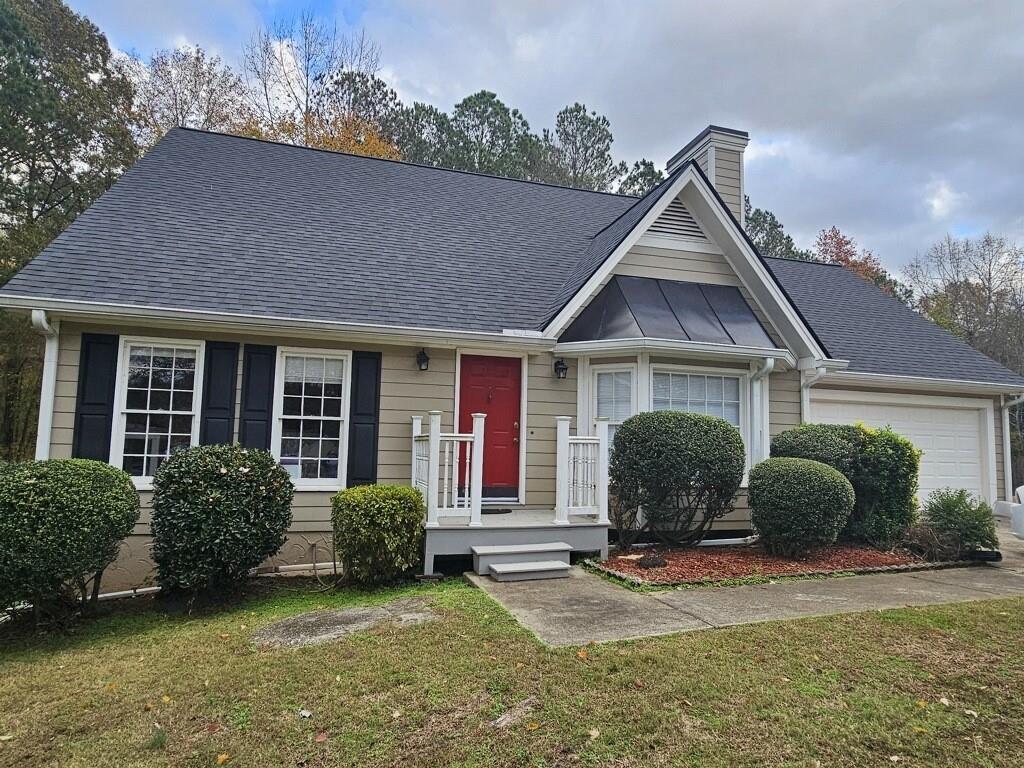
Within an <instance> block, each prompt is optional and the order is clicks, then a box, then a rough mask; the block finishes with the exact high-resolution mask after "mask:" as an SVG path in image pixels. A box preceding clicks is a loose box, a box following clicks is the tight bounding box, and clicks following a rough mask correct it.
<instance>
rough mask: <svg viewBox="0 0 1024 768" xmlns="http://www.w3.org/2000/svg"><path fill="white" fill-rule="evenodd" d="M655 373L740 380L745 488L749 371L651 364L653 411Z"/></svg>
mask: <svg viewBox="0 0 1024 768" xmlns="http://www.w3.org/2000/svg"><path fill="white" fill-rule="evenodd" d="M656 373H685V374H690V375H694V376H728V377H730V378H733V379H739V380H740V424H739V430H740V437H742V438H743V451H744V463H745V465H746V466H745V467H744V472H743V485H744V486H746V476H747V473H748V472H749V471H750V464H751V457H752V454H751V435H752V434H753V433H754V430H753V429H752V424H751V423H750V412H751V407H750V406H751V402H750V371H748V370H746V369H743V368H714V367H707V366H696V365H678V364H675V363H653V364H652V365H651V375H650V377H649V378H650V389H649V390H648V394H649V397H650V401H649V402H650V407H651V410H652V411H653V410H654V374H656Z"/></svg>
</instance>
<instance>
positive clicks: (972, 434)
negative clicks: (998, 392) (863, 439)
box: [811, 390, 987, 501]
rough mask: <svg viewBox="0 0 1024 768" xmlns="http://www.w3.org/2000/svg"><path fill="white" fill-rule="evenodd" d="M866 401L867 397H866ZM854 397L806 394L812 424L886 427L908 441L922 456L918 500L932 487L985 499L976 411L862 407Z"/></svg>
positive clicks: (883, 404) (979, 419) (922, 399)
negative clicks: (957, 490)
mask: <svg viewBox="0 0 1024 768" xmlns="http://www.w3.org/2000/svg"><path fill="white" fill-rule="evenodd" d="M868 397H870V395H869V396H868ZM864 398H865V395H864V394H863V393H857V392H851V393H846V392H838V391H829V390H822V391H820V392H819V393H816V392H814V390H812V396H811V403H812V404H811V415H812V421H815V422H818V423H825V424H854V423H856V422H858V421H860V422H863V423H864V424H867V425H868V426H870V427H884V426H890V427H892V428H893V429H894V430H895V431H896V432H898V433H899V434H901V435H903V436H904V437H906V438H909V439H910V440H911V442H913V443H914V445H916V446H917V447H918V448H919V449H920V450H921V451H922V452H923V455H922V456H921V476H920V478H921V484H920V491H919V498H920V499H921V501H924V500H925V499H926V498H927V497H928V494H929V493H931V492H932V491H934V490H936V489H937V488H966V489H967V490H969V491H972V492H973V493H976V494H979V495H983V496H984V495H986V494H985V493H984V491H986V490H987V489H986V487H985V486H986V483H985V478H986V473H985V471H984V470H985V466H986V458H985V457H986V454H987V446H986V445H985V444H984V442H983V440H985V439H987V437H984V436H983V434H982V426H981V425H982V423H983V422H982V418H983V414H984V413H985V411H983V410H979V409H978V408H951V407H948V406H938V405H921V404H919V403H922V402H928V398H926V397H920V398H915V399H914V401H913V402H877V401H875V402H865V401H864Z"/></svg>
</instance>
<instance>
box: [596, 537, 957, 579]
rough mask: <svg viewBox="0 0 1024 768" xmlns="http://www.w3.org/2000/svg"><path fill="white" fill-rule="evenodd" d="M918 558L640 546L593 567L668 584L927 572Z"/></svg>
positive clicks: (844, 550)
mask: <svg viewBox="0 0 1024 768" xmlns="http://www.w3.org/2000/svg"><path fill="white" fill-rule="evenodd" d="M651 553H656V554H658V555H660V556H661V557H663V558H665V559H666V560H667V561H668V562H667V564H666V565H664V566H661V567H657V568H642V567H640V565H638V561H639V559H640V557H641V556H642V555H646V554H651ZM934 565H937V564H933V563H926V562H924V561H922V560H921V559H920V558H918V557H915V556H914V555H911V554H909V553H904V552H879V551H878V550H876V549H871V548H870V547H861V546H852V545H836V546H834V547H829V548H827V549H823V550H820V551H818V552H815V553H813V554H811V555H808V556H807V557H803V558H788V557H778V556H776V555H770V554H768V553H767V552H765V551H764V549H763V548H761V547H760V546H758V545H756V544H751V545H743V546H722V547H689V548H685V549H667V548H662V547H658V548H653V547H645V548H643V549H635V550H633V552H631V553H629V554H623V555H612V556H611V557H609V558H608V560H606V561H605V562H603V563H598V564H597V567H598V568H600V569H602V570H604V571H606V572H608V573H611V574H613V575H615V576H620V577H624V578H626V579H628V580H630V581H636V582H641V583H644V584H656V585H672V584H692V583H706V582H719V581H729V580H734V579H747V578H752V577H753V578H757V577H771V576H816V575H828V574H833V573H851V572H854V573H863V572H871V571H874V570H887V571H888V570H917V569H919V568H931V567H933V566H934Z"/></svg>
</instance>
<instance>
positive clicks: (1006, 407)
mask: <svg viewBox="0 0 1024 768" xmlns="http://www.w3.org/2000/svg"><path fill="white" fill-rule="evenodd" d="M1002 401H1003V404H1002V411H1003V492H1004V494H1005V495H1006V501H1008V502H1010V503H1011V504H1012V503H1013V491H1014V489H1013V457H1012V456H1011V455H1010V409H1011V408H1013V407H1014V406H1017V405H1020V404H1021V403H1024V395H1021V396H1020V397H1018V398H1015V399H1013V400H1010V401H1008V402H1007V400H1006V395H1003V396H1002ZM1019 502H1020V503H1024V499H1019Z"/></svg>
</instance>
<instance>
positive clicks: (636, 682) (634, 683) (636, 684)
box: [633, 677, 644, 688]
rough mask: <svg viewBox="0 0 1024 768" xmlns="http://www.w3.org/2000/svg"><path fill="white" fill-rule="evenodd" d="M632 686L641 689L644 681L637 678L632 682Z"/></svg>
mask: <svg viewBox="0 0 1024 768" xmlns="http://www.w3.org/2000/svg"><path fill="white" fill-rule="evenodd" d="M633 685H635V686H636V687H637V688H643V687H644V681H643V680H641V679H640V678H639V677H638V678H637V679H636V680H634V681H633Z"/></svg>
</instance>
